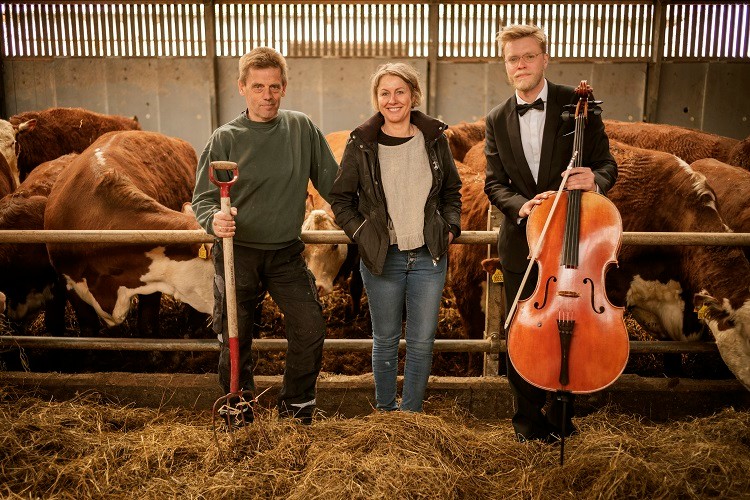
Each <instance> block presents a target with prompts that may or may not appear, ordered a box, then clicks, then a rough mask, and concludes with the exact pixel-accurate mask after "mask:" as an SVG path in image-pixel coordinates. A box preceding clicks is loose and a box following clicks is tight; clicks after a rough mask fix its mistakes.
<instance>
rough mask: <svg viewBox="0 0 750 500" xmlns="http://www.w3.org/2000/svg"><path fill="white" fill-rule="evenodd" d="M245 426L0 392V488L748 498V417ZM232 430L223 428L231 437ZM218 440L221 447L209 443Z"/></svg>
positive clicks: (90, 400) (451, 407)
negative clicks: (215, 429) (541, 424)
mask: <svg viewBox="0 0 750 500" xmlns="http://www.w3.org/2000/svg"><path fill="white" fill-rule="evenodd" d="M426 410H427V412H426V413H425V414H407V413H390V414H380V413H374V414H372V415H369V416H366V417H363V418H354V419H337V418H332V419H320V420H317V421H316V422H315V423H314V424H313V425H312V426H310V427H305V426H298V425H296V424H294V423H292V422H289V421H285V420H282V421H279V420H278V418H277V416H276V415H275V414H274V413H271V412H269V411H268V410H261V411H260V413H259V415H258V417H257V420H256V422H255V423H254V424H252V425H251V426H249V427H246V428H244V429H241V430H239V431H237V432H235V433H234V434H232V435H227V434H221V436H220V444H221V446H220V447H217V445H216V444H215V443H214V440H213V433H212V430H211V419H210V415H209V414H207V413H190V412H187V411H183V410H180V411H175V410H164V409H162V410H149V409H140V408H132V407H121V406H118V405H116V404H113V403H110V402H106V401H104V400H102V399H101V398H100V397H98V396H97V395H85V396H82V397H80V398H78V399H77V400H74V401H69V402H46V401H42V400H40V399H37V398H35V397H33V396H28V395H22V394H19V393H16V392H15V391H14V390H13V389H11V388H4V389H0V496H3V497H5V498H36V497H42V498H76V499H81V498H159V499H161V498H178V497H179V498H186V499H190V498H285V499H310V498H320V499H350V498H355V499H356V498H388V499H390V498H431V499H438V498H439V499H443V498H445V499H453V498H455V499H458V498H524V499H526V498H528V499H547V498H571V499H573V498H575V499H578V498H748V495H749V494H750V493H749V492H750V475H748V473H747V471H748V470H750V449H749V448H750V413H747V412H737V411H734V410H731V409H728V410H724V411H723V412H721V413H719V414H716V415H714V416H711V417H705V418H696V419H691V420H687V421H681V422H673V423H668V424H654V423H650V422H647V421H643V420H639V419H638V418H635V417H633V416H629V415H622V414H618V413H615V412H614V411H613V410H611V409H605V410H601V411H598V412H596V413H593V414H591V415H588V416H586V417H583V418H580V419H577V420H576V423H577V424H578V426H579V428H580V431H581V433H580V434H579V435H577V436H574V437H573V438H571V439H569V440H568V441H567V442H566V462H565V465H564V466H562V467H561V466H559V464H558V460H559V447H558V446H555V445H545V444H539V443H528V444H520V443H517V442H515V441H514V439H513V435H512V431H511V426H510V422H508V421H496V422H491V423H487V422H486V421H482V422H479V421H476V420H474V419H472V418H471V417H470V416H468V415H466V414H464V413H461V411H460V410H459V409H457V407H456V406H455V404H453V403H452V402H446V401H440V400H437V401H436V400H430V401H428V403H427V405H426ZM231 436H233V437H234V438H235V440H234V443H232V439H231V438H230V437H231ZM221 450H223V453H220V451H221Z"/></svg>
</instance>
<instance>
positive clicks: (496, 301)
mask: <svg viewBox="0 0 750 500" xmlns="http://www.w3.org/2000/svg"><path fill="white" fill-rule="evenodd" d="M500 221H501V214H500V211H499V210H498V209H497V208H496V207H493V206H490V209H489V211H488V216H487V230H488V231H495V234H497V231H499V230H500ZM487 257H489V258H491V257H497V245H495V244H492V243H490V244H489V245H487ZM486 290H487V294H486V296H485V298H484V310H485V315H484V338H485V340H489V341H490V344H491V345H492V347H493V349H491V351H492V352H490V353H489V354H485V355H484V376H485V377H492V376H497V375H498V374H499V373H500V366H501V364H504V362H505V355H504V354H500V353H499V352H498V349H495V348H494V347H495V346H496V345H499V343H500V341H501V340H502V339H504V338H505V334H504V332H503V323H504V322H505V321H504V320H505V318H504V314H503V301H504V298H503V296H504V294H503V290H504V288H503V273H502V272H501V271H500V270H499V269H498V270H497V271H496V272H495V273H494V274H493V275H492V276H488V277H487V288H486Z"/></svg>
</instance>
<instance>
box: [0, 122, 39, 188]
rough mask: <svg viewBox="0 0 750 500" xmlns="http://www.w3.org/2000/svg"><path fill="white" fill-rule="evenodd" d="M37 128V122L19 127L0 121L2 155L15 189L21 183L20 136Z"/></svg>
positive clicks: (0, 150) (19, 125)
mask: <svg viewBox="0 0 750 500" xmlns="http://www.w3.org/2000/svg"><path fill="white" fill-rule="evenodd" d="M35 126H36V120H28V121H25V122H22V123H20V124H18V125H12V124H11V123H10V122H7V121H5V120H0V154H2V155H3V157H5V161H7V162H8V166H9V167H10V172H11V175H12V177H13V180H14V182H15V186H13V188H14V189H15V188H17V187H18V185H19V184H20V183H21V181H20V177H19V173H18V155H19V153H20V151H19V149H18V141H17V140H16V139H17V137H18V134H22V133H25V132H28V131H31V130H33V129H34V127H35Z"/></svg>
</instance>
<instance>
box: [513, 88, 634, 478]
mask: <svg viewBox="0 0 750 500" xmlns="http://www.w3.org/2000/svg"><path fill="white" fill-rule="evenodd" d="M576 95H577V96H578V102H577V104H575V105H571V107H573V106H574V107H575V111H574V113H571V111H570V110H566V111H565V112H564V113H563V118H566V117H570V116H571V115H573V116H574V117H575V132H574V139H573V155H572V158H571V160H570V163H569V164H568V166H567V169H566V172H565V175H564V176H563V180H562V183H561V185H560V189H559V190H558V192H557V194H555V195H553V196H550V197H549V198H547V199H546V200H544V201H543V202H542V203H541V204H540V205H538V206H537V207H536V208H534V210H532V211H531V214H530V215H529V218H528V221H527V229H526V238H527V240H528V243H529V248H530V249H532V252H531V255H530V259H531V260H530V262H529V267H528V268H527V270H526V275H525V276H524V278H523V282H522V284H521V286H520V287H519V289H518V294H517V295H516V297H515V300H514V302H513V306H512V307H511V309H510V311H509V312H508V317H507V320H506V323H505V330H506V332H508V333H507V345H508V356H509V358H510V361H511V363H513V366H514V367H515V369H516V371H517V372H518V374H519V375H520V376H521V377H522V378H523V379H525V380H526V381H527V382H529V383H530V384H532V385H534V386H536V387H539V388H541V389H545V390H547V391H553V392H556V393H557V394H558V397H559V398H560V399H561V400H562V401H563V411H565V402H566V401H567V400H568V395H569V394H586V393H591V392H595V391H598V390H601V389H603V388H605V387H607V386H608V385H610V384H612V383H613V382H614V381H615V380H616V379H617V378H618V377H619V376H620V374H621V373H622V372H623V370H624V369H625V365H626V363H627V360H628V352H629V340H628V334H627V331H626V328H625V321H624V319H623V314H624V308H622V307H616V306H614V305H612V304H611V303H610V302H609V299H608V298H607V296H606V291H605V287H604V278H605V275H606V271H607V269H608V268H609V267H610V266H612V265H616V264H617V253H618V251H619V249H620V244H621V239H622V219H621V217H620V213H619V212H618V210H617V208H616V207H615V206H614V204H613V203H612V202H611V201H610V200H608V199H607V198H606V197H605V196H603V195H601V194H598V193H594V192H584V191H582V190H570V191H564V190H563V188H564V186H565V183H566V181H567V179H568V174H569V173H570V169H571V168H573V167H580V166H582V164H583V159H582V153H581V152H582V151H583V138H584V127H585V125H586V120H587V118H588V114H589V113H596V114H600V113H601V108H599V106H598V104H599V103H600V102H599V101H594V100H593V97H592V91H591V87H590V86H589V85H588V84H587V83H586V81H582V82H581V84H580V85H579V86H578V87H577V88H576ZM535 263H536V264H537V265H538V272H539V278H538V280H537V285H536V289H535V290H534V292H533V293H532V295H531V296H530V297H529V298H528V299H524V300H519V298H520V295H521V293H522V290H523V288H524V284H525V283H526V281H527V279H528V277H529V274H530V271H531V269H532V267H533V265H534V264H535ZM564 420H565V419H563V425H564ZM564 431H565V430H564V429H563V434H564ZM562 443H563V448H564V436H563V441H562ZM563 448H561V457H560V461H561V464H562V461H563V455H562V454H563Z"/></svg>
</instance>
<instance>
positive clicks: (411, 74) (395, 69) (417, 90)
mask: <svg viewBox="0 0 750 500" xmlns="http://www.w3.org/2000/svg"><path fill="white" fill-rule="evenodd" d="M385 75H393V76H397V77H399V78H401V79H402V80H403V81H404V82H406V84H407V85H408V86H409V90H411V107H412V108H416V107H417V106H419V105H420V104H422V87H420V86H419V72H418V71H417V70H416V69H414V67H413V66H411V65H409V64H406V63H402V62H398V63H385V64H381V65H380V66H379V67H378V69H376V70H375V73H373V75H372V78H370V85H371V90H372V95H371V96H370V98H371V100H372V107H373V108H374V109H375V110H376V111H377V109H378V85H380V79H381V78H383V77H384V76H385Z"/></svg>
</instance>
